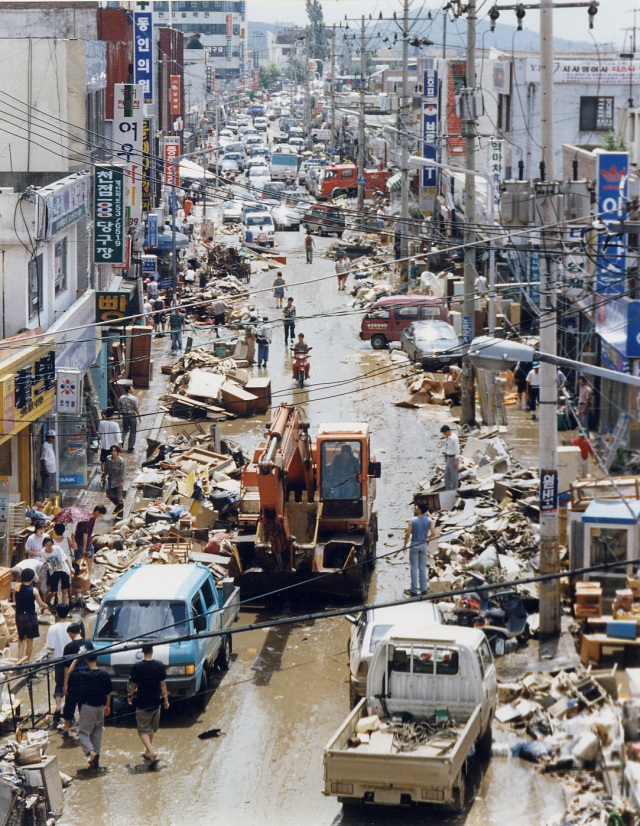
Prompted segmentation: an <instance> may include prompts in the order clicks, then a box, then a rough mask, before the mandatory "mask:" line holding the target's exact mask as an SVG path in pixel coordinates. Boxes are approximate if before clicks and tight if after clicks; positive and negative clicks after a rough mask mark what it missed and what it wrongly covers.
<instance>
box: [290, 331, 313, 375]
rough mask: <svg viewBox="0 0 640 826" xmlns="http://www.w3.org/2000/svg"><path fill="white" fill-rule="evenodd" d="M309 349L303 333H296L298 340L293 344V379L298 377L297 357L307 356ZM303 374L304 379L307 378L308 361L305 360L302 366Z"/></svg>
mask: <svg viewBox="0 0 640 826" xmlns="http://www.w3.org/2000/svg"><path fill="white" fill-rule="evenodd" d="M310 349H311V347H310V346H309V345H308V344H307V342H306V341H305V340H304V334H303V333H299V334H298V340H297V341H296V343H295V344H294V345H293V357H294V361H293V378H294V379H297V378H298V360H299V358H300V357H301V356H302V357H304V356H307V355H308V353H309V350H310ZM304 376H305V378H306V379H308V378H309V362H308V361H307V363H306V365H305V368H304Z"/></svg>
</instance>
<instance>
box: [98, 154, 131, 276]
mask: <svg viewBox="0 0 640 826" xmlns="http://www.w3.org/2000/svg"><path fill="white" fill-rule="evenodd" d="M124 176H125V170H124V167H122V166H109V165H108V164H96V166H95V168H94V172H93V181H94V184H93V189H94V216H93V220H94V226H95V231H94V234H93V258H94V261H95V263H96V264H123V263H124V258H125V245H124V238H125V227H124Z"/></svg>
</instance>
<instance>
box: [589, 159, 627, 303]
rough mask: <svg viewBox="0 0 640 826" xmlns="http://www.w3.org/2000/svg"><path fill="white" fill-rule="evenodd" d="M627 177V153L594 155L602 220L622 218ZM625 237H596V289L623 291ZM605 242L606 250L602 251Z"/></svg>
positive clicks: (609, 292)
mask: <svg viewBox="0 0 640 826" xmlns="http://www.w3.org/2000/svg"><path fill="white" fill-rule="evenodd" d="M628 178H629V153H628V152H600V153H599V154H598V155H597V156H596V205H597V211H598V217H599V218H600V220H602V221H604V222H605V223H609V222H610V221H623V220H624V218H625V216H626V213H625V211H624V208H623V202H624V200H625V199H626V197H627V183H628ZM626 241H627V238H626V236H624V235H623V236H614V237H611V236H607V235H605V234H602V235H599V236H598V253H597V263H598V269H597V272H596V292H597V293H598V294H600V295H621V294H622V293H624V292H625V278H626V270H627V259H626ZM605 243H606V250H605Z"/></svg>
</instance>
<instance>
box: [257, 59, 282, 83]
mask: <svg viewBox="0 0 640 826" xmlns="http://www.w3.org/2000/svg"><path fill="white" fill-rule="evenodd" d="M258 72H259V78H260V86H262V87H263V88H265V89H268V88H269V87H270V86H273V84H274V83H275V82H276V81H277V80H278V78H279V77H280V74H281V72H280V69H279V68H278V67H277V66H276V64H275V63H268V64H267V65H266V66H259V67H258Z"/></svg>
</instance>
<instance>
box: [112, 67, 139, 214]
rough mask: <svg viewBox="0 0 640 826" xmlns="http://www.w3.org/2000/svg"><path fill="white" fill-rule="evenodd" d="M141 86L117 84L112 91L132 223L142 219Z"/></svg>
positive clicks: (116, 141) (117, 144)
mask: <svg viewBox="0 0 640 826" xmlns="http://www.w3.org/2000/svg"><path fill="white" fill-rule="evenodd" d="M143 95H144V90H143V87H142V85H138V86H136V85H135V84H132V83H115V84H114V93H113V142H114V145H115V146H114V149H115V154H116V157H118V158H121V159H122V160H123V161H125V162H126V164H127V179H126V182H125V183H126V186H125V204H126V212H127V222H128V225H129V226H132V225H136V224H139V223H140V220H141V218H142V143H143V134H142V132H143V117H142V109H143V103H142V101H143Z"/></svg>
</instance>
